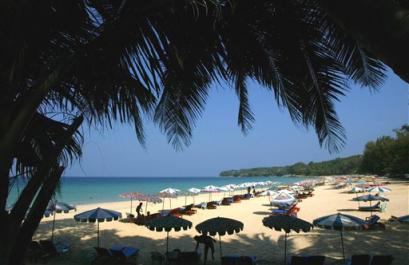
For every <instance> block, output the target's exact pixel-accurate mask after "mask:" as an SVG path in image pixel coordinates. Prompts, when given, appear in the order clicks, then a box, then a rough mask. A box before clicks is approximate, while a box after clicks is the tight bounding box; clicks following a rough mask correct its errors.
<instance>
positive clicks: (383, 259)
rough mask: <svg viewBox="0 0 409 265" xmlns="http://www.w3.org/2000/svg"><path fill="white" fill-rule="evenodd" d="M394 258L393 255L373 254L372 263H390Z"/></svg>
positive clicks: (376, 264) (374, 264)
mask: <svg viewBox="0 0 409 265" xmlns="http://www.w3.org/2000/svg"><path fill="white" fill-rule="evenodd" d="M393 260H394V258H393V256H392V255H379V256H373V257H372V261H371V265H390V264H392V261H393Z"/></svg>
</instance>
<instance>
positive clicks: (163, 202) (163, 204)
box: [162, 198, 165, 211]
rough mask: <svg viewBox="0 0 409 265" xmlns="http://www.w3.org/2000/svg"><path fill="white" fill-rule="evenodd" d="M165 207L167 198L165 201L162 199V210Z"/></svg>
mask: <svg viewBox="0 0 409 265" xmlns="http://www.w3.org/2000/svg"><path fill="white" fill-rule="evenodd" d="M164 209H165V198H163V201H162V211H163V210H164Z"/></svg>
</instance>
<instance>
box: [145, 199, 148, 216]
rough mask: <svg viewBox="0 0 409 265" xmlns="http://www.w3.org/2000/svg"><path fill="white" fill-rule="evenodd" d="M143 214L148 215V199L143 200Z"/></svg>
mask: <svg viewBox="0 0 409 265" xmlns="http://www.w3.org/2000/svg"><path fill="white" fill-rule="evenodd" d="M145 215H148V201H146V202H145Z"/></svg>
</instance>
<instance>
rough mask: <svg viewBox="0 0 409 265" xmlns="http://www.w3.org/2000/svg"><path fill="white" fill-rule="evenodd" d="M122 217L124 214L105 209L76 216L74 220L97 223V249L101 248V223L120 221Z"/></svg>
mask: <svg viewBox="0 0 409 265" xmlns="http://www.w3.org/2000/svg"><path fill="white" fill-rule="evenodd" d="M121 217H122V214H121V213H120V212H117V211H112V210H107V209H103V208H99V207H98V208H96V209H92V210H89V211H86V212H83V213H79V214H76V215H74V219H75V221H77V222H90V223H95V222H97V247H99V223H100V222H110V221H112V220H118V219H120V218H121Z"/></svg>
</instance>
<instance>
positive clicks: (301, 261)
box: [290, 256, 325, 265]
mask: <svg viewBox="0 0 409 265" xmlns="http://www.w3.org/2000/svg"><path fill="white" fill-rule="evenodd" d="M324 262H325V256H292V257H291V263H290V264H291V265H323V264H324Z"/></svg>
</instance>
